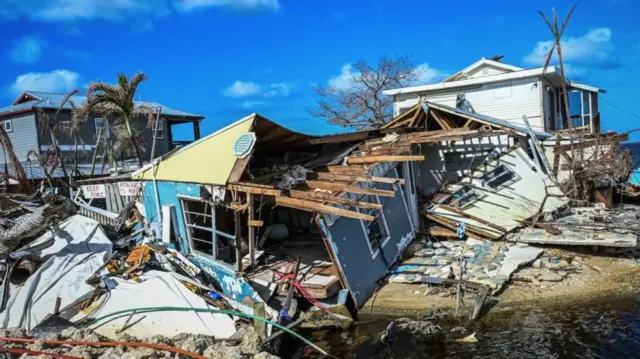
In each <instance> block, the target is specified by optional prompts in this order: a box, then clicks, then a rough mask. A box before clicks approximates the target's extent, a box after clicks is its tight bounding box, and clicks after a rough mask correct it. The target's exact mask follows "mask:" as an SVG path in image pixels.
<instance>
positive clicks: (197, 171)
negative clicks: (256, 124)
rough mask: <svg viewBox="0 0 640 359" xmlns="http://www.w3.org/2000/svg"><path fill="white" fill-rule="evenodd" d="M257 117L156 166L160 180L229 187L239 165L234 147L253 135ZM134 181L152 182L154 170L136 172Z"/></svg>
mask: <svg viewBox="0 0 640 359" xmlns="http://www.w3.org/2000/svg"><path fill="white" fill-rule="evenodd" d="M254 118H255V117H253V116H251V117H248V118H247V119H245V120H241V121H239V122H237V123H235V124H233V125H231V126H229V127H227V128H223V129H222V130H220V131H218V132H216V133H213V134H211V135H209V136H207V137H204V138H202V139H200V140H198V141H197V142H194V143H193V144H191V145H189V146H188V147H185V148H183V149H180V150H179V151H178V152H176V153H175V154H173V155H171V156H170V157H168V158H166V159H164V160H162V161H161V162H160V163H159V164H158V165H157V166H156V180H158V181H175V182H192V183H203V184H214V185H225V184H226V183H227V179H228V178H229V175H230V174H231V171H232V170H233V166H234V165H235V163H236V159H237V158H236V157H235V156H234V155H233V144H234V143H235V141H236V139H237V138H238V137H239V136H240V135H242V134H244V133H247V132H249V130H250V129H251V125H252V124H253V121H254ZM133 178H134V179H138V180H151V179H152V177H151V168H148V169H146V170H144V171H140V172H136V173H134V175H133Z"/></svg>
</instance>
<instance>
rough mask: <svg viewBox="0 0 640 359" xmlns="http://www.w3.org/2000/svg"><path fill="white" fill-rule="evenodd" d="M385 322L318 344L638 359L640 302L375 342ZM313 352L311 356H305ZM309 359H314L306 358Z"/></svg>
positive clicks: (343, 353) (361, 354)
mask: <svg viewBox="0 0 640 359" xmlns="http://www.w3.org/2000/svg"><path fill="white" fill-rule="evenodd" d="M388 323H389V320H388V319H387V320H379V321H376V322H374V323H370V324H365V325H362V326H358V327H356V328H354V329H351V330H350V331H348V332H320V333H316V335H315V338H316V341H317V342H318V343H319V344H320V345H321V346H323V347H324V348H326V349H328V350H329V352H330V353H331V354H333V355H335V356H336V357H338V358H345V359H364V358H377V359H383V358H465V359H470V358H637V357H640V301H639V300H635V299H615V300H613V299H612V300H610V301H609V302H607V303H605V304H593V305H584V304H582V305H581V306H580V307H578V306H576V307H572V308H564V309H556V310H553V311H549V310H547V309H545V308H539V309H537V310H527V311H521V312H513V313H492V314H490V315H489V316H488V317H487V318H484V319H482V320H480V321H479V322H477V323H467V324H466V325H464V323H452V322H442V321H441V322H438V323H436V324H438V325H440V326H441V327H442V332H441V333H442V335H441V336H437V337H435V338H433V339H425V338H416V337H411V336H410V335H409V334H408V332H404V333H403V335H401V336H400V337H394V338H392V339H391V341H390V343H388V344H383V343H381V342H379V338H380V335H381V333H382V332H383V331H384V329H385V328H386V327H387V325H388ZM461 324H462V325H463V326H464V327H465V329H466V330H467V332H466V334H470V333H473V332H475V333H476V337H477V339H478V341H477V342H476V343H473V344H465V343H458V342H456V340H455V339H456V338H460V337H462V336H464V335H463V334H457V333H455V332H452V331H451V329H452V328H454V327H457V326H460V325H461ZM308 354H311V352H308ZM308 357H314V356H313V355H309V356H308Z"/></svg>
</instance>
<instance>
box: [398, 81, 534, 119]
mask: <svg viewBox="0 0 640 359" xmlns="http://www.w3.org/2000/svg"><path fill="white" fill-rule="evenodd" d="M540 86H541V83H540V81H539V80H538V79H537V78H529V79H521V80H513V81H505V82H499V83H490V84H483V85H478V86H474V87H467V88H458V89H451V90H447V91H440V92H431V93H428V92H427V93H408V94H399V95H395V98H394V113H395V114H396V115H397V114H399V113H400V112H401V111H402V109H405V108H408V107H411V106H414V105H415V104H417V103H418V102H419V101H420V100H421V99H422V100H426V101H430V102H435V103H440V104H443V105H447V106H451V107H456V97H457V95H458V94H465V98H466V99H467V100H468V101H469V102H470V103H471V105H472V106H473V109H474V110H475V111H476V112H477V113H480V114H483V115H487V116H491V117H495V118H498V119H501V120H505V121H509V122H511V123H513V124H516V125H521V126H525V123H524V121H523V120H522V117H523V116H526V117H527V119H528V120H529V123H530V124H531V127H532V128H533V129H534V130H540V131H544V119H543V117H542V106H541V104H542V98H541V96H540V90H539V87H540Z"/></svg>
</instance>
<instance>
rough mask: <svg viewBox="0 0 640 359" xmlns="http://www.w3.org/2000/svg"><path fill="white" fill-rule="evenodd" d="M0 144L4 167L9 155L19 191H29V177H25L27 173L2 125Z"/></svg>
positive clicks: (0, 128) (0, 127)
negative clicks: (2, 151)
mask: <svg viewBox="0 0 640 359" xmlns="http://www.w3.org/2000/svg"><path fill="white" fill-rule="evenodd" d="M0 144H2V149H3V150H4V154H5V168H6V160H7V158H6V157H7V156H9V160H10V161H11V164H12V165H13V168H14V171H15V172H16V179H17V180H18V185H19V186H20V191H22V192H23V193H29V192H30V191H31V186H30V185H29V178H28V177H27V173H26V172H25V171H24V167H22V164H21V163H20V160H19V159H18V156H16V153H15V152H14V151H13V144H12V143H11V138H9V135H7V132H6V131H5V130H4V126H0ZM4 175H5V176H9V174H8V173H5V174H4Z"/></svg>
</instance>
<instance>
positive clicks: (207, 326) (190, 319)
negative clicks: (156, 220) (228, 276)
mask: <svg viewBox="0 0 640 359" xmlns="http://www.w3.org/2000/svg"><path fill="white" fill-rule="evenodd" d="M114 280H115V281H116V283H117V286H116V287H115V288H114V289H113V290H111V292H110V293H108V294H107V295H106V301H105V303H104V305H102V306H100V308H99V309H98V310H96V311H95V312H93V313H91V316H92V317H94V318H97V317H100V316H103V315H107V314H110V313H114V312H117V311H121V310H126V309H133V308H142V307H191V308H213V307H209V306H208V305H207V303H206V302H205V301H204V299H202V298H200V297H199V296H198V295H196V294H195V293H193V292H191V291H190V290H189V289H188V288H187V287H186V286H185V285H184V284H182V283H181V282H180V281H179V280H178V279H176V278H175V277H174V276H173V275H172V274H171V273H168V272H160V271H149V272H146V273H145V274H144V275H143V276H141V277H140V280H141V281H142V282H136V281H134V280H125V279H121V278H114ZM103 299H104V298H100V299H98V301H101V300H103ZM213 309H215V308H213ZM82 317H83V315H82V313H80V314H79V315H78V316H76V317H74V318H72V319H71V321H72V322H74V321H76V320H78V319H81V318H82ZM129 317H130V314H123V315H121V316H116V317H114V318H115V319H113V320H109V319H107V321H106V322H102V323H98V324H97V325H95V326H92V327H91V329H93V330H95V331H96V332H97V333H99V334H101V335H104V336H106V337H108V338H112V339H116V337H117V334H116V332H117V331H119V330H121V329H122V328H125V330H124V332H125V333H127V334H129V335H132V336H134V337H136V338H140V339H146V338H151V337H152V336H154V335H162V336H165V337H169V338H171V337H173V336H175V335H177V334H181V333H186V334H205V335H211V336H214V337H215V338H217V339H227V338H229V337H230V336H231V335H232V334H233V333H235V331H236V329H235V326H234V321H233V318H232V317H231V316H229V315H226V314H214V313H195V312H170V311H168V312H145V313H140V314H135V315H134V316H132V317H131V318H130V319H129ZM127 320H128V322H127Z"/></svg>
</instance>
